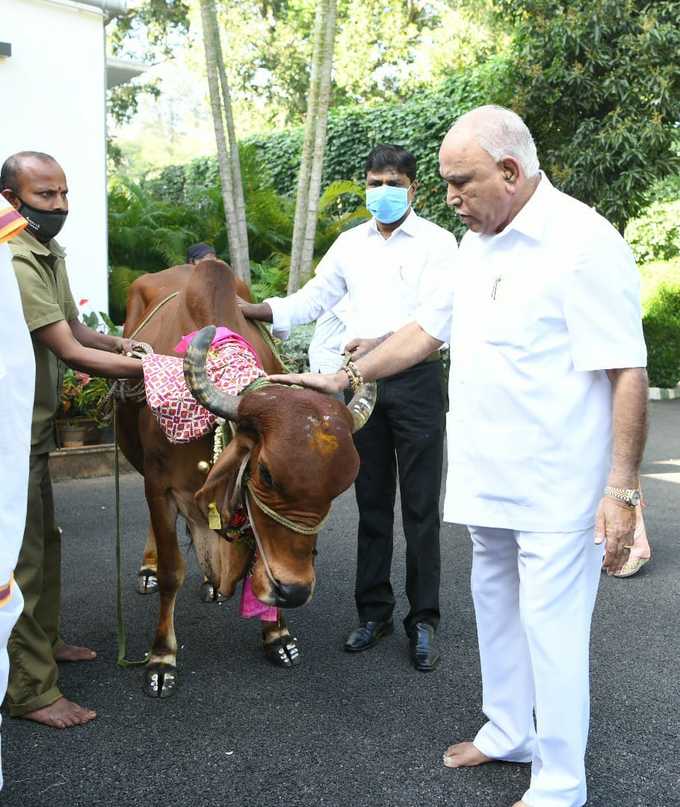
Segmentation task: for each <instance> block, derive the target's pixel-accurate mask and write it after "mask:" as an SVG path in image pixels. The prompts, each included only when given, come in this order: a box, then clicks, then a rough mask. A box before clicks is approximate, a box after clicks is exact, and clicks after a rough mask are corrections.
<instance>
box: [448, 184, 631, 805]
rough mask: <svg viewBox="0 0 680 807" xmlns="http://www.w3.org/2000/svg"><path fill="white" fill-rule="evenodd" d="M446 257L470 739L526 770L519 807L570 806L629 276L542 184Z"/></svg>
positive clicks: (567, 201) (606, 231) (453, 507)
mask: <svg viewBox="0 0 680 807" xmlns="http://www.w3.org/2000/svg"><path fill="white" fill-rule="evenodd" d="M459 258H460V271H459V272H457V274H456V279H455V286H454V303H453V312H452V331H451V376H450V379H449V384H450V388H449V390H450V400H451V411H450V413H449V415H448V451H449V466H448V476H447V482H446V503H445V507H444V518H445V519H446V520H447V521H453V522H457V523H463V524H467V525H468V526H469V527H470V534H471V536H472V540H473V549H474V551H473V563H472V594H473V598H474V603H475V614H476V618H477V632H478V638H479V647H480V657H481V669H482V684H483V708H484V713H485V714H486V716H487V718H488V722H487V723H486V724H485V725H484V726H483V727H482V729H481V730H480V732H479V733H478V734H477V736H476V737H475V740H474V743H475V745H476V746H477V747H478V748H479V749H480V750H481V751H482V752H483V753H484V754H486V755H487V756H490V757H493V758H497V759H505V760H509V761H516V762H531V763H532V777H531V785H530V787H529V790H528V791H527V792H526V793H525V794H524V795H523V796H522V800H523V802H524V803H525V804H527V805H528V807H581V805H583V804H584V803H585V801H586V779H585V767H584V756H585V749H586V742H587V737H588V722H589V683H588V670H589V664H588V646H589V634H590V620H591V614H592V610H593V606H594V603H595V597H596V593H597V586H598V581H599V577H600V565H601V560H602V547H601V546H595V545H594V541H593V537H594V536H593V525H594V519H595V512H596V508H597V504H598V502H599V500H600V499H601V497H602V495H603V488H604V485H605V482H606V477H607V473H608V470H609V466H610V462H611V437H612V434H611V432H612V414H611V412H612V407H611V385H610V383H609V379H608V377H607V374H606V370H608V369H615V368H626V367H644V366H645V364H646V351H645V345H644V340H643V336H642V326H641V318H640V302H639V280H638V275H637V270H636V268H635V264H634V261H633V258H632V255H631V253H630V250H629V249H628V247H627V245H626V244H625V242H624V241H623V239H622V238H621V237H620V236H619V234H618V233H617V232H616V231H615V230H614V229H613V227H611V225H610V224H609V223H608V222H606V221H605V220H604V219H603V218H602V217H601V216H599V215H598V214H597V213H596V212H595V211H593V210H591V209H590V208H588V207H586V206H585V205H583V204H581V203H580V202H577V201H576V200H574V199H572V198H570V197H568V196H566V195H565V194H563V193H560V192H559V191H557V190H556V189H555V188H553V187H552V185H551V184H550V183H549V182H548V180H547V178H546V177H545V176H542V178H541V181H540V183H539V185H538V188H537V190H536V191H535V192H534V194H533V196H532V197H531V198H530V200H529V201H528V202H527V204H526V205H525V206H524V207H523V208H522V210H521V211H520V212H519V214H518V215H517V216H516V217H515V218H514V219H513V221H512V222H511V223H510V224H509V225H508V226H507V227H506V228H505V230H503V231H502V232H501V233H499V234H497V235H494V236H484V235H478V234H475V233H472V232H468V233H466V235H465V237H464V238H463V240H462V242H461V249H460V253H459ZM534 711H535V718H536V725H535V727H534Z"/></svg>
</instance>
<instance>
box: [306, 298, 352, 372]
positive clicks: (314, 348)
mask: <svg viewBox="0 0 680 807" xmlns="http://www.w3.org/2000/svg"><path fill="white" fill-rule="evenodd" d="M348 316H349V306H348V303H347V297H343V298H342V300H340V302H339V303H338V304H337V305H335V306H333V308H331V309H330V310H329V311H326V312H324V313H323V314H322V315H321V316H320V317H319V319H317V321H316V326H315V328H314V334H313V335H312V340H311V342H310V343H309V369H310V370H311V371H312V372H313V373H334V372H335V371H336V370H338V369H339V368H340V365H341V364H342V362H343V350H344V349H345V345H346V344H347V318H348Z"/></svg>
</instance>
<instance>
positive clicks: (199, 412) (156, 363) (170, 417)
mask: <svg viewBox="0 0 680 807" xmlns="http://www.w3.org/2000/svg"><path fill="white" fill-rule="evenodd" d="M219 330H222V331H223V332H227V333H226V334H225V333H223V334H222V335H221V337H218V338H217V339H216V341H217V342H218V343H219V347H218V348H215V347H212V346H211V348H210V350H209V351H208V357H207V359H206V372H207V375H208V378H209V379H210V381H212V383H213V384H214V385H215V386H216V387H218V388H219V389H221V390H224V391H225V392H228V393H230V394H231V395H238V393H239V392H241V390H242V389H243V388H244V387H247V386H248V384H250V383H252V382H253V381H255V379H256V378H260V377H261V376H263V375H264V374H265V373H264V370H263V369H262V367H261V365H260V361H259V359H258V357H257V354H256V353H255V350H254V349H253V347H252V345H250V343H248V342H247V341H246V340H245V339H244V338H243V337H242V336H240V335H239V334H234V333H233V332H231V331H229V330H228V329H227V328H222V329H218V331H219ZM193 336H194V334H189V335H188V336H185V337H184V339H183V340H182V342H180V345H181V344H182V343H183V342H184V341H185V340H187V339H188V340H189V341H191V339H192V338H193ZM187 344H188V343H187ZM214 344H215V342H213V345H214ZM178 347H179V345H178ZM183 365H184V360H183V359H181V358H178V357H177V356H164V355H161V354H160V353H151V354H150V355H148V356H144V358H143V359H142V370H143V372H144V386H145V388H146V401H147V403H148V405H149V408H150V409H151V411H152V412H153V413H154V415H155V416H156V419H157V420H158V423H159V424H160V427H161V429H162V430H163V433H164V434H165V436H166V437H167V438H168V440H169V441H170V442H171V443H190V442H192V441H194V440H199V439H200V438H201V437H204V436H205V435H206V434H210V432H211V431H212V430H213V428H214V427H215V421H216V420H217V415H214V414H213V413H212V412H209V411H208V410H207V409H205V408H204V407H203V406H201V405H200V404H199V403H198V401H197V400H196V399H195V398H194V396H193V395H192V394H191V391H190V390H189V388H188V387H187V385H186V382H185V380H184V366H183Z"/></svg>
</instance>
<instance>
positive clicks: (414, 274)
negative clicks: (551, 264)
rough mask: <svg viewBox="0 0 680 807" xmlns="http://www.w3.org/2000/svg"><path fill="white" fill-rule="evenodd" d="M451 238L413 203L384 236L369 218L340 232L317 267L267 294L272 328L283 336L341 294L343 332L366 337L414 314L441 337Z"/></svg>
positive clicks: (446, 318)
mask: <svg viewBox="0 0 680 807" xmlns="http://www.w3.org/2000/svg"><path fill="white" fill-rule="evenodd" d="M457 249H458V245H457V243H456V239H455V236H454V235H453V234H452V233H450V232H449V231H448V230H444V229H443V228H442V227H439V226H437V225H436V224H433V223H432V222H430V221H427V220H426V219H422V218H420V216H417V215H416V214H415V213H414V212H413V211H411V212H410V213H409V215H408V216H407V217H406V219H405V220H404V222H403V223H402V224H401V226H400V227H398V228H397V229H396V230H394V232H393V233H392V234H391V236H390V237H389V238H387V239H386V238H383V237H382V235H381V234H380V233H379V231H378V228H377V226H376V223H375V219H371V221H368V222H366V223H365V224H360V225H359V226H357V227H354V228H353V229H351V230H348V231H347V232H345V233H342V235H340V236H339V237H338V238H337V239H336V241H335V243H334V244H333V246H332V247H331V248H330V249H329V250H328V252H327V253H326V254H325V255H324V257H323V258H322V259H321V261H320V263H319V265H318V267H317V270H316V275H315V277H313V278H312V279H311V280H310V281H309V282H308V283H306V284H305V286H303V288H301V289H300V290H299V291H298V292H296V293H295V294H292V295H291V296H290V297H285V298H280V297H274V298H270V299H269V300H266V302H267V303H269V305H270V306H271V309H272V314H273V326H274V327H273V333H274V335H275V336H278V337H279V338H281V339H286V338H287V336H288V334H289V332H290V329H291V328H292V327H293V326H295V325H302V324H303V323H306V322H313V321H314V320H315V319H317V318H318V317H319V316H320V315H321V314H322V313H323V312H324V311H327V310H328V309H329V308H333V306H334V305H335V304H336V303H338V302H339V301H340V300H341V299H342V297H344V296H345V294H348V295H349V297H348V303H349V307H350V315H349V320H348V322H347V334H346V336H347V339H346V341H349V340H350V339H353V338H364V339H370V338H375V337H378V336H384V335H385V334H386V333H390V332H391V331H396V330H398V329H399V328H401V327H402V326H403V325H406V324H408V323H409V322H413V321H415V322H417V323H418V324H419V325H420V326H421V327H422V328H423V330H425V331H426V332H427V333H428V334H430V336H434V337H435V338H436V339H440V340H441V341H442V342H446V341H447V339H448V336H449V322H450V316H451V294H452V287H451V275H452V272H451V269H452V266H453V265H454V263H455V260H456V251H457Z"/></svg>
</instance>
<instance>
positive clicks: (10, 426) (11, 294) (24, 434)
mask: <svg viewBox="0 0 680 807" xmlns="http://www.w3.org/2000/svg"><path fill="white" fill-rule="evenodd" d="M25 226H26V221H25V219H23V217H22V216H20V215H19V214H18V213H17V212H16V211H15V210H14V208H13V207H12V206H11V205H10V204H9V203H8V202H5V199H4V198H3V197H2V196H0V383H1V384H2V389H3V393H2V396H0V457H2V461H3V465H4V471H3V474H2V484H1V485H0V535H2V541H0V701H2V700H3V699H4V697H5V692H6V691H7V678H8V675H9V657H8V655H7V642H8V640H9V636H10V633H11V632H12V628H13V627H14V625H15V623H16V621H17V619H19V616H20V615H21V612H22V610H23V607H24V598H23V596H22V594H21V590H20V589H19V586H18V585H17V584H16V582H15V580H14V569H15V567H16V563H17V558H18V556H19V550H20V549H21V541H22V538H23V535H24V523H25V521H26V500H27V496H28V460H29V454H30V451H31V414H32V412H33V389H34V384H35V361H34V360H33V347H32V345H31V336H30V334H29V332H28V328H27V327H26V323H25V322H24V313H23V310H22V308H21V298H20V296H19V288H18V286H17V281H16V277H15V276H14V271H13V269H12V255H11V253H10V251H9V247H8V246H7V244H6V243H4V242H5V241H8V240H9V239H10V238H12V237H14V236H15V235H18V234H19V233H20V232H21V231H22V230H23V229H24V228H25ZM1 789H2V768H1V767H0V790H1Z"/></svg>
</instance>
